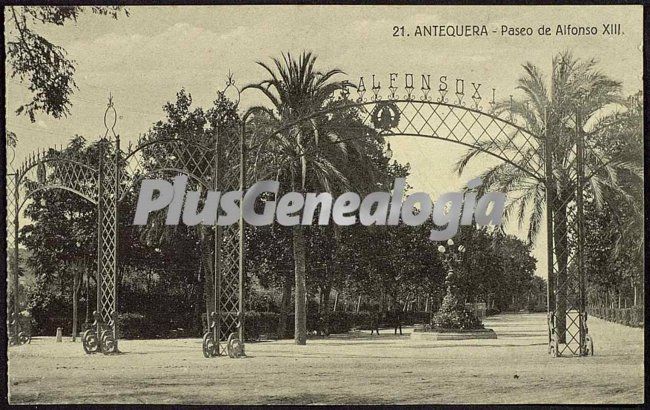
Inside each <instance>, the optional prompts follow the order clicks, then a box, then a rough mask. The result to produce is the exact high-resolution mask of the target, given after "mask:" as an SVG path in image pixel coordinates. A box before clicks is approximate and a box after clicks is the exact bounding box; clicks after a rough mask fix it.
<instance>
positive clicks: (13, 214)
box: [5, 173, 20, 344]
mask: <svg viewBox="0 0 650 410" xmlns="http://www.w3.org/2000/svg"><path fill="white" fill-rule="evenodd" d="M5 181H6V190H7V213H6V218H7V265H6V266H7V268H8V269H7V273H10V274H11V285H10V286H11V299H10V300H9V299H8V300H7V336H8V338H9V343H10V344H19V337H18V334H19V333H20V321H19V317H20V301H19V282H18V269H19V265H18V229H19V222H18V212H19V211H18V204H19V193H18V186H19V185H18V174H17V173H12V174H7V176H6V179H5Z"/></svg>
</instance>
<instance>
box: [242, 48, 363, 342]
mask: <svg viewBox="0 0 650 410" xmlns="http://www.w3.org/2000/svg"><path fill="white" fill-rule="evenodd" d="M258 64H259V65H260V66H261V67H262V68H264V69H265V70H266V72H267V73H268V74H269V76H270V78H269V79H267V80H264V81H262V82H260V83H257V84H249V85H247V86H246V87H244V90H245V89H248V88H251V89H257V90H259V91H261V92H262V93H263V94H264V96H265V97H266V98H267V99H268V101H269V102H270V103H271V104H272V105H273V109H272V110H268V109H265V111H266V113H267V115H268V117H269V120H270V125H271V129H281V128H282V127H286V128H284V129H283V131H281V132H278V133H276V134H275V135H274V138H273V140H272V142H271V144H270V146H269V149H270V150H271V151H272V152H273V153H274V156H275V164H278V165H275V166H277V171H278V172H279V174H282V175H278V178H279V179H280V180H282V178H286V179H285V180H286V181H288V184H286V185H287V186H285V187H284V189H290V190H292V191H297V192H302V193H304V192H307V190H309V189H312V190H319V191H321V190H322V191H326V192H330V193H332V194H335V193H336V192H342V191H344V190H345V189H346V188H347V187H349V186H350V181H349V179H348V177H347V176H346V175H345V174H344V172H343V170H342V168H343V167H342V166H341V165H340V164H341V163H348V161H349V158H350V153H353V152H356V153H359V154H360V157H361V158H365V156H364V154H363V153H364V149H363V145H364V144H365V142H366V139H365V138H353V139H349V140H344V139H343V138H341V137H340V136H339V134H338V133H337V132H336V131H337V129H333V128H331V126H332V123H331V122H330V121H329V120H330V119H329V118H327V117H317V118H312V119H311V120H307V121H300V122H296V121H297V120H299V119H300V118H304V117H307V116H309V115H310V114H313V113H315V112H317V111H319V110H322V109H323V107H324V106H325V104H326V103H327V102H328V100H330V98H331V97H332V96H333V94H334V92H335V91H337V90H340V89H341V88H342V86H343V84H344V82H343V81H334V80H333V78H334V77H335V76H336V75H339V74H342V71H341V70H339V69H332V70H328V71H325V72H321V71H319V70H317V69H316V67H315V64H316V56H315V55H313V54H312V53H310V52H303V53H302V54H301V55H300V56H299V57H298V58H297V59H296V58H293V57H292V56H291V54H290V53H287V54H283V55H282V58H281V59H277V58H274V59H273V65H274V67H273V68H272V67H271V66H269V65H267V64H265V63H263V62H258ZM338 131H340V130H338ZM358 165H359V166H361V167H362V166H363V162H359V163H358ZM304 231H305V228H303V226H302V225H300V224H298V225H294V226H293V227H292V246H293V256H294V264H295V268H294V276H295V289H296V291H295V341H296V344H301V345H304V344H306V343H307V315H306V306H307V300H306V297H307V294H306V269H307V261H306V257H307V246H306V239H305V232H304Z"/></svg>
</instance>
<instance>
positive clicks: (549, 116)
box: [456, 52, 630, 342]
mask: <svg viewBox="0 0 650 410" xmlns="http://www.w3.org/2000/svg"><path fill="white" fill-rule="evenodd" d="M523 69H524V74H523V75H522V76H521V77H520V78H519V80H518V86H517V88H518V89H519V90H521V91H523V94H524V98H523V99H520V100H515V101H513V102H512V103H511V102H504V103H501V104H498V105H497V106H496V108H495V112H496V113H497V114H499V113H501V112H504V111H506V110H510V111H511V112H512V114H513V115H514V116H516V117H517V118H520V119H521V120H522V121H523V122H524V124H525V126H526V128H527V129H529V130H530V131H532V133H533V134H535V135H536V136H538V137H542V138H543V136H546V137H547V138H549V139H550V146H551V147H552V151H551V152H550V153H549V155H551V156H552V158H553V164H554V166H553V180H554V185H553V186H551V189H552V190H553V191H554V193H555V194H554V203H553V204H552V206H553V209H554V212H555V213H554V215H553V225H554V245H555V255H556V260H557V264H558V275H557V289H558V295H557V296H558V297H557V321H558V322H557V323H558V331H559V335H560V342H564V340H565V339H564V338H565V331H564V330H565V327H566V326H565V321H566V314H565V312H566V306H565V299H566V298H565V295H566V293H565V292H566V286H565V283H566V280H567V270H568V269H569V266H568V251H567V250H568V242H567V241H568V236H567V228H568V227H567V224H568V212H569V208H568V207H569V203H570V202H571V201H573V200H575V189H574V182H575V181H574V180H573V179H574V178H575V173H574V168H575V162H574V157H573V147H574V146H575V143H576V140H575V134H576V112H577V111H579V113H580V114H579V117H580V124H578V126H580V127H584V124H587V123H588V122H589V121H590V120H593V119H596V118H598V117H599V116H601V115H603V114H602V113H603V109H604V108H605V107H607V106H608V105H610V104H622V103H623V102H624V101H623V99H622V98H621V96H620V91H621V83H620V82H618V81H616V80H613V79H611V78H610V77H608V76H607V75H605V74H603V73H602V72H600V71H598V68H597V61H596V60H594V59H590V60H581V59H578V58H575V57H574V56H573V55H572V54H571V53H570V52H562V53H559V54H558V55H556V56H555V57H554V58H553V61H552V71H551V75H550V79H549V80H547V77H545V76H544V74H543V72H542V70H541V69H540V68H538V67H537V66H535V65H533V64H532V63H526V64H524V65H523ZM581 131H584V129H583V130H581ZM489 144H494V146H493V147H492V148H489V147H488V145H489ZM494 147H496V149H502V150H504V151H507V150H511V149H512V147H511V146H510V143H509V142H508V141H507V140H506V139H498V140H496V141H490V142H486V143H485V146H479V147H476V148H471V149H470V150H469V151H468V152H467V154H466V155H465V156H464V157H463V158H462V159H461V160H459V161H458V163H457V164H456V170H457V171H458V172H459V173H462V172H463V170H464V169H465V166H466V165H467V164H468V163H469V162H470V161H472V160H473V159H476V158H477V157H480V156H481V155H483V154H485V152H483V151H482V149H486V148H487V149H493V148H494ZM520 149H522V151H523V155H522V156H521V159H520V160H519V161H518V162H516V163H515V164H510V163H506V162H504V163H501V164H499V165H497V166H495V167H493V168H490V169H489V170H487V171H486V172H484V173H483V174H482V175H481V177H482V179H483V185H482V186H481V191H482V192H485V191H486V190H496V191H501V192H515V193H518V195H516V196H514V199H513V200H511V202H510V203H509V204H507V206H506V208H505V214H504V216H505V218H506V219H509V218H512V217H515V218H517V220H518V221H519V224H520V226H523V224H524V223H525V221H526V218H528V239H529V240H530V241H531V242H532V241H533V240H534V238H535V237H536V235H537V234H538V232H539V230H540V226H541V221H542V218H543V215H544V211H545V206H544V205H545V203H546V191H545V185H544V182H541V181H538V180H536V179H533V178H531V177H530V176H529V174H528V173H526V172H525V171H524V170H528V171H534V170H532V169H530V167H531V165H530V164H531V163H535V162H537V163H539V164H543V163H544V158H545V157H546V152H545V144H544V140H543V139H535V140H534V141H533V144H529V146H528V147H520ZM596 156H597V152H596V151H594V156H592V157H591V158H589V157H588V158H587V164H586V175H587V176H588V182H589V187H590V188H591V189H592V190H593V191H597V192H603V191H604V189H603V187H608V189H609V190H620V187H619V185H618V183H617V178H616V177H615V175H616V174H617V173H618V172H621V171H622V170H626V169H629V168H630V163H629V161H628V160H627V159H625V158H618V159H616V160H612V159H611V158H609V159H608V158H603V157H598V158H596ZM602 164H607V165H606V166H604V167H603V166H602ZM482 192H481V193H482ZM597 199H598V201H601V200H604V199H607V198H606V197H605V198H604V197H603V196H598V197H597Z"/></svg>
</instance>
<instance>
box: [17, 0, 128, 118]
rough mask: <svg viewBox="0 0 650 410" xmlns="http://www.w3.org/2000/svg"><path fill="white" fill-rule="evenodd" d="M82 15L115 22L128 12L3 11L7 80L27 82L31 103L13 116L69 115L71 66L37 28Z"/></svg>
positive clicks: (89, 9) (117, 9)
mask: <svg viewBox="0 0 650 410" xmlns="http://www.w3.org/2000/svg"><path fill="white" fill-rule="evenodd" d="M84 12H91V13H93V14H98V15H104V16H109V17H112V18H114V19H117V18H118V17H119V16H120V15H121V14H122V12H124V13H125V15H127V16H128V10H127V9H124V8H123V7H121V6H90V7H81V6H9V7H7V8H5V13H6V14H5V33H6V34H5V35H6V36H7V41H6V43H5V51H6V53H7V60H8V61H7V62H8V63H9V66H10V67H11V77H12V78H14V77H18V79H19V80H20V82H21V83H24V82H27V83H29V86H28V89H29V91H30V92H31V93H32V100H31V101H30V102H28V103H26V104H23V105H21V106H20V107H18V109H17V110H16V114H18V115H20V114H27V115H28V116H29V118H30V120H31V121H32V122H34V121H35V116H36V113H38V112H44V113H46V114H48V115H51V116H53V117H54V118H61V117H62V116H65V115H67V114H69V113H70V106H71V103H70V96H71V95H72V94H73V89H74V88H76V84H75V82H74V73H75V63H74V61H73V60H71V59H70V58H69V57H68V56H67V54H66V52H65V50H64V49H63V48H61V47H60V46H57V45H55V44H53V43H51V42H50V41H49V40H47V39H46V38H45V37H43V36H42V35H41V34H39V27H41V26H43V25H49V24H53V25H56V26H63V25H65V24H67V23H69V22H71V21H74V22H76V21H77V17H78V16H79V15H80V14H81V13H84Z"/></svg>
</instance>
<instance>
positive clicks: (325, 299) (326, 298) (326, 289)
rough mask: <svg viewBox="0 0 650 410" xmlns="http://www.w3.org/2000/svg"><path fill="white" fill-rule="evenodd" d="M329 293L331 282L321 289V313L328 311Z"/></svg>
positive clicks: (330, 291)
mask: <svg viewBox="0 0 650 410" xmlns="http://www.w3.org/2000/svg"><path fill="white" fill-rule="evenodd" d="M330 293H332V284H331V283H330V284H327V285H326V286H325V287H324V289H323V308H324V309H323V313H327V312H329V308H330Z"/></svg>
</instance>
